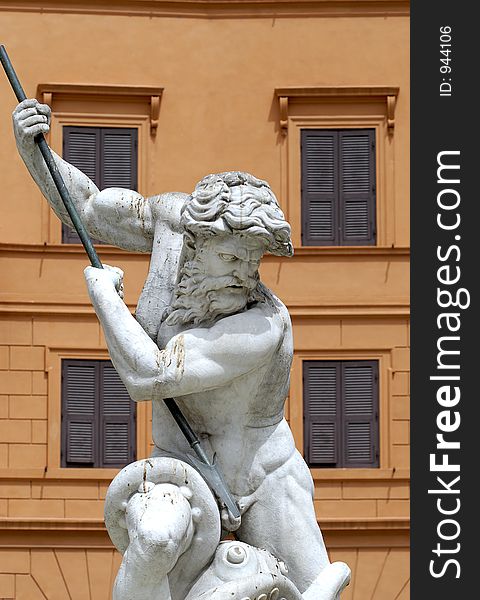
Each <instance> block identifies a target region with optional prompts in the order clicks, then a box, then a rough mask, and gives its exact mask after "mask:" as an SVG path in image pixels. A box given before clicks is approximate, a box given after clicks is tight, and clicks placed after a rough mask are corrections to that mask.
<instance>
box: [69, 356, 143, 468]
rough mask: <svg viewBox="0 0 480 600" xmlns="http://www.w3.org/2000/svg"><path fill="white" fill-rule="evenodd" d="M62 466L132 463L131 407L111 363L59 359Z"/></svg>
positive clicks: (107, 465) (134, 439) (133, 406)
mask: <svg viewBox="0 0 480 600" xmlns="http://www.w3.org/2000/svg"><path fill="white" fill-rule="evenodd" d="M61 437H62V450H61V464H62V467H123V466H124V465H126V464H127V463H130V462H132V461H134V460H135V448H136V435H135V403H134V402H132V400H130V397H129V396H128V393H127V390H126V389H125V386H124V385H123V383H122V381H121V379H120V377H119V376H118V374H117V372H116V371H115V369H114V367H113V365H112V363H111V362H110V361H109V360H74V359H72V360H63V361H62V436H61Z"/></svg>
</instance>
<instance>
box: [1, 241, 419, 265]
mask: <svg viewBox="0 0 480 600" xmlns="http://www.w3.org/2000/svg"><path fill="white" fill-rule="evenodd" d="M96 249H97V251H98V253H99V254H104V255H107V256H108V255H110V254H112V255H125V256H129V257H133V256H135V257H149V254H148V253H144V252H132V251H130V250H122V249H121V248H117V247H116V246H109V245H107V244H105V245H98V246H97V247H96ZM9 253H12V254H13V253H16V254H24V253H29V254H37V253H40V254H57V255H71V254H74V255H75V254H83V255H85V250H84V249H83V246H81V244H17V243H5V242H0V256H2V255H5V254H9ZM409 255H410V248H409V247H408V246H302V247H296V248H294V257H295V256H316V257H322V256H386V257H389V258H390V257H392V256H409ZM262 260H271V261H278V260H282V259H279V257H277V256H273V255H270V254H266V255H265V256H264V258H263V259H262ZM284 260H287V259H284Z"/></svg>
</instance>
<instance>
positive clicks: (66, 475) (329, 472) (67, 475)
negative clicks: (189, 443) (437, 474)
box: [0, 468, 410, 483]
mask: <svg viewBox="0 0 480 600" xmlns="http://www.w3.org/2000/svg"><path fill="white" fill-rule="evenodd" d="M310 472H311V473H312V477H313V479H314V480H315V481H318V482H322V483H325V482H328V481H337V482H338V481H339V480H344V481H356V480H357V481H364V482H366V483H368V481H372V482H375V483H378V482H385V483H388V482H390V481H408V480H409V479H410V470H409V469H393V468H392V469H310ZM117 473H118V469H60V468H54V469H48V470H46V471H45V470H44V469H0V479H3V480H5V481H6V480H11V481H15V480H18V479H30V480H31V481H34V482H35V483H41V481H48V482H52V481H60V482H61V481H65V480H67V479H68V480H75V481H76V482H77V483H84V482H88V481H92V480H98V481H110V480H112V479H113V478H114V477H115V475H116V474H117Z"/></svg>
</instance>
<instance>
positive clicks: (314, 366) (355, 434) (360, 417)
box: [303, 360, 379, 468]
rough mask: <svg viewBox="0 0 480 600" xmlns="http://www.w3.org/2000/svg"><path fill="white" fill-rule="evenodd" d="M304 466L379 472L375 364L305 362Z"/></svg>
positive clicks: (368, 362) (376, 375)
mask: <svg viewBox="0 0 480 600" xmlns="http://www.w3.org/2000/svg"><path fill="white" fill-rule="evenodd" d="M303 390H304V392H303V396H304V445H305V460H306V461H307V463H308V464H309V465H310V466H312V467H347V468H348V467H350V468H352V467H378V465H379V440H378V362H377V361H366V360H362V361H304V363H303Z"/></svg>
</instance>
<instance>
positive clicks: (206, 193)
mask: <svg viewBox="0 0 480 600" xmlns="http://www.w3.org/2000/svg"><path fill="white" fill-rule="evenodd" d="M237 186H242V193H241V195H237V194H235V195H232V192H231V190H232V188H234V187H237ZM182 225H183V227H184V229H185V231H186V232H187V234H190V235H192V236H193V237H194V238H196V237H197V236H211V235H216V234H217V235H218V234H224V233H235V234H245V235H248V236H251V235H252V236H257V237H259V238H262V239H263V240H264V241H265V244H266V250H267V251H268V252H270V253H271V254H276V255H277V256H292V255H293V246H292V241H291V237H290V236H291V230H290V225H289V224H288V223H287V221H286V220H285V217H284V215H283V212H282V210H281V208H280V206H279V204H278V201H277V199H276V198H275V195H274V193H273V192H272V190H271V189H270V186H269V185H268V183H267V182H266V181H262V180H261V179H257V178H256V177H254V176H253V175H250V174H249V173H243V172H241V171H228V172H225V173H215V174H212V175H207V176H206V177H204V178H203V179H202V180H201V181H199V182H198V183H197V185H196V186H195V190H194V192H193V193H192V194H191V195H190V198H189V199H188V200H187V201H186V202H185V205H184V206H183V209H182Z"/></svg>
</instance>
